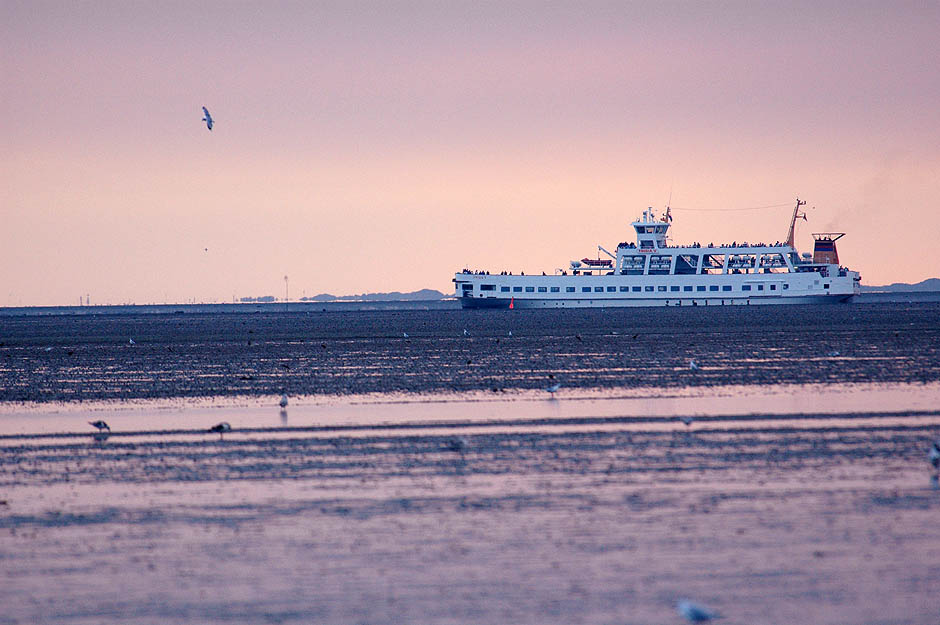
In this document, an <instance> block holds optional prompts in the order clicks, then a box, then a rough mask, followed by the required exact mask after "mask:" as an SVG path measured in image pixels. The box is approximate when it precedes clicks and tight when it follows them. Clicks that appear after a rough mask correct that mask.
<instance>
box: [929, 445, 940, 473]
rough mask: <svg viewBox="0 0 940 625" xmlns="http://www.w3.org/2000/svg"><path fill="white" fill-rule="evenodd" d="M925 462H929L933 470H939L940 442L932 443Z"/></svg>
mask: <svg viewBox="0 0 940 625" xmlns="http://www.w3.org/2000/svg"><path fill="white" fill-rule="evenodd" d="M927 460H930V464H932V465H933V468H934V469H940V440H938V441H934V444H933V446H932V447H931V448H930V452H929V453H928V454H927Z"/></svg>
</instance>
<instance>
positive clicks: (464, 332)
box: [463, 328, 470, 336]
mask: <svg viewBox="0 0 940 625" xmlns="http://www.w3.org/2000/svg"><path fill="white" fill-rule="evenodd" d="M463 335H464V336H470V333H469V332H467V329H466V328H464V329H463Z"/></svg>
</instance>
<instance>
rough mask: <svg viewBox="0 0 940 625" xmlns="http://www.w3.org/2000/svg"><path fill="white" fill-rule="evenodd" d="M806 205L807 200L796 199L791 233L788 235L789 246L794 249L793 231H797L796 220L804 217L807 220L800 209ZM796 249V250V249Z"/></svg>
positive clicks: (791, 220) (791, 221)
mask: <svg viewBox="0 0 940 625" xmlns="http://www.w3.org/2000/svg"><path fill="white" fill-rule="evenodd" d="M805 204H806V200H800V198H796V206H794V207H793V217H792V218H791V219H790V232H788V233H787V245H789V246H790V247H793V231H794V230H795V229H796V220H797V219H799V218H800V217H802V218H803V219H804V221H805V220H806V213H802V214H801V213H800V207H801V206H804V205H805ZM794 249H796V248H794Z"/></svg>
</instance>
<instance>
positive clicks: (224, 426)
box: [209, 421, 232, 440]
mask: <svg viewBox="0 0 940 625" xmlns="http://www.w3.org/2000/svg"><path fill="white" fill-rule="evenodd" d="M209 431H210V432H218V434H219V440H222V435H223V434H225V433H226V432H231V431H232V426H231V425H229V424H228V421H223V422H222V423H217V424H215V425H213V426H212V427H211V428H209Z"/></svg>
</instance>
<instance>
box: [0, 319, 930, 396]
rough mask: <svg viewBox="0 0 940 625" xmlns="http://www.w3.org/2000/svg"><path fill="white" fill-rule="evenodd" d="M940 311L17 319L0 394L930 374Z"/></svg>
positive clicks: (338, 390)
mask: <svg viewBox="0 0 940 625" xmlns="http://www.w3.org/2000/svg"><path fill="white" fill-rule="evenodd" d="M938 319H940V303H923V304H881V305H863V304H858V305H845V306H831V305H830V306H755V307H731V306H729V307H712V308H709V309H701V310H699V309H698V308H689V307H686V308H665V309H632V310H597V309H595V310H564V311H460V310H458V311H399V312H359V313H331V312H327V313H296V314H284V313H265V314H261V313H258V314H221V315H185V314H184V315H112V316H105V315H82V316H75V317H8V318H3V319H2V322H0V403H3V402H14V401H36V402H49V401H82V400H101V399H115V400H127V399H134V398H181V397H182V398H188V397H223V396H239V395H248V396H261V395H280V394H281V393H285V392H286V393H288V394H302V395H323V394H325V395H348V394H364V393H390V392H405V393H465V392H468V391H479V390H483V391H490V392H497V393H498V392H501V391H504V390H513V389H539V388H544V387H546V386H548V385H549V384H551V383H554V382H560V383H561V384H563V385H564V387H566V388H570V387H574V388H602V389H623V388H639V387H654V388H665V387H672V388H684V387H689V386H697V387H708V386H725V385H739V384H783V383H785V384H812V383H834V384H845V383H870V382H880V383H889V382H926V381H933V380H938V379H940V323H938V322H937V320H938ZM464 331H466V334H464ZM510 332H511V333H512V336H509V333H510ZM405 334H407V335H408V336H407V337H405V336H404V335H405ZM131 340H133V341H134V343H133V344H131V343H130V341H131ZM693 359H694V360H695V361H696V363H697V364H698V366H699V369H698V370H697V371H692V370H690V368H689V361H690V360H693Z"/></svg>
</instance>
